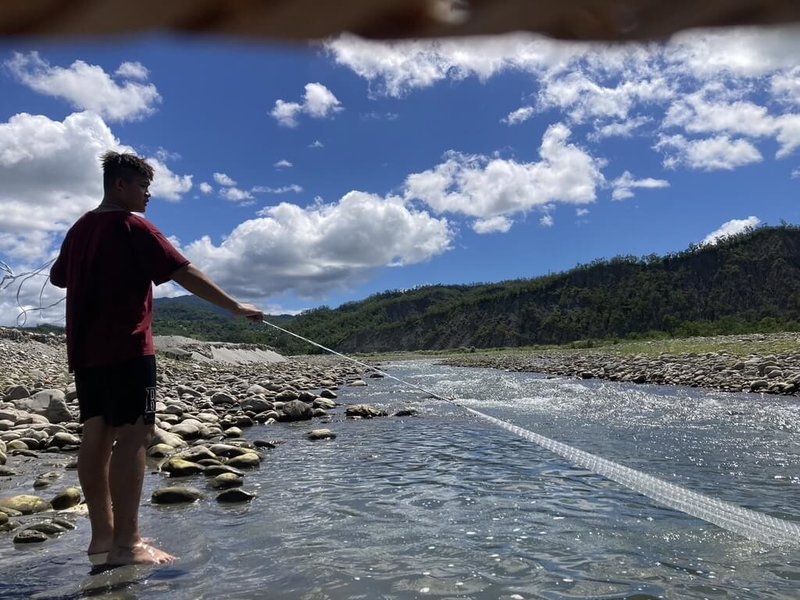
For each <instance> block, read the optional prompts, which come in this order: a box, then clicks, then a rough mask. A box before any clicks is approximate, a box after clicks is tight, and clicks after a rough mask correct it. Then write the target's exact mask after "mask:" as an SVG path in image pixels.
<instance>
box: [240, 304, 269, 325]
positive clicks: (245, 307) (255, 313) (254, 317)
mask: <svg viewBox="0 0 800 600" xmlns="http://www.w3.org/2000/svg"><path fill="white" fill-rule="evenodd" d="M233 314H235V315H236V316H237V317H244V318H245V319H248V320H250V321H256V322H261V321H262V320H264V313H263V312H261V310H260V309H259V308H258V307H257V306H255V305H253V304H237V305H236V308H234V309H233Z"/></svg>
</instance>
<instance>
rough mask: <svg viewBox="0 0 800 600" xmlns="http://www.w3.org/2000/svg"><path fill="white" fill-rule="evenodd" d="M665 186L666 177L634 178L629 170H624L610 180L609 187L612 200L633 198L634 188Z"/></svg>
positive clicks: (667, 182)
mask: <svg viewBox="0 0 800 600" xmlns="http://www.w3.org/2000/svg"><path fill="white" fill-rule="evenodd" d="M666 187H669V181H667V180H666V179H653V178H652V177H645V178H644V179H636V178H635V177H634V176H633V175H631V173H630V172H629V171H625V172H624V173H623V174H622V175H620V176H619V177H617V178H616V179H615V180H614V181H612V182H611V188H612V190H613V191H612V192H611V198H612V200H626V199H628V198H633V190H634V189H635V188H641V189H658V188H666Z"/></svg>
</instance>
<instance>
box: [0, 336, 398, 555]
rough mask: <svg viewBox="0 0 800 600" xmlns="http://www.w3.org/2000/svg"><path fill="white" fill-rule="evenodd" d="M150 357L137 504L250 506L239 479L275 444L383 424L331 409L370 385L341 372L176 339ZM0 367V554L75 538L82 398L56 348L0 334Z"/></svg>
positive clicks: (356, 411)
mask: <svg viewBox="0 0 800 600" xmlns="http://www.w3.org/2000/svg"><path fill="white" fill-rule="evenodd" d="M157 347H158V348H159V349H158V351H157V354H158V360H159V375H158V382H159V392H158V401H157V402H156V430H155V436H154V438H153V440H152V441H151V445H150V447H149V448H148V451H147V454H148V457H149V464H148V471H147V475H146V477H148V478H157V479H158V483H157V484H156V485H155V487H156V488H157V489H156V490H155V492H154V493H153V494H152V497H151V498H144V499H143V502H144V503H146V502H151V503H153V504H162V503H169V504H172V503H195V502H198V501H205V500H216V501H217V502H221V503H230V502H249V501H250V500H252V499H253V498H254V497H255V495H256V493H257V492H256V491H255V490H250V489H248V485H247V479H248V478H247V475H246V473H247V472H248V471H250V470H252V469H258V468H259V467H260V465H261V463H262V462H264V461H267V460H268V458H269V453H270V450H271V449H274V448H275V447H276V445H277V444H281V443H283V442H285V441H288V440H289V439H291V438H292V437H297V436H302V437H304V438H306V439H307V440H309V441H313V442H316V441H318V440H330V439H334V438H335V437H336V432H335V431H334V430H332V429H330V428H329V427H332V428H334V429H335V425H336V423H337V422H341V421H342V420H343V419H352V418H369V417H373V416H385V415H386V413H385V412H382V411H380V410H378V409H375V408H374V407H372V406H369V405H364V404H361V405H343V404H341V403H340V402H339V401H338V395H339V393H341V390H342V389H343V388H347V387H360V386H366V385H367V383H366V381H365V380H364V379H363V377H364V376H366V375H368V374H365V373H364V372H363V369H361V368H360V367H358V366H354V365H352V364H348V363H345V362H343V361H339V360H333V359H318V360H313V361H310V360H299V359H286V358H284V357H282V356H280V355H278V354H276V353H274V352H272V351H270V350H269V349H267V348H262V347H255V346H252V345H240V344H221V343H220V344H217V343H205V342H197V341H196V340H189V339H178V338H170V339H166V340H158V343H157ZM0 357H1V359H2V365H3V369H2V371H1V372H0V544H9V543H13V544H15V545H18V544H28V545H31V544H34V545H35V543H38V542H46V541H47V540H48V539H49V538H51V537H53V536H58V535H61V534H63V533H65V532H67V531H68V530H70V529H73V528H75V526H76V524H77V523H78V520H79V518H80V516H79V515H80V514H81V513H85V504H82V502H83V499H82V492H81V490H80V487H79V483H78V478H77V472H76V467H77V460H76V459H77V450H78V447H79V445H80V440H81V431H82V426H81V425H80V424H79V423H78V402H77V394H76V391H75V385H74V382H73V377H72V375H70V374H69V373H68V372H67V368H66V351H65V344H64V338H63V336H59V335H54V334H41V333H32V332H27V331H23V330H14V329H4V328H0ZM406 414H407V413H406ZM284 424H289V425H291V426H289V427H287V426H285V425H284ZM322 425H324V427H322ZM246 431H247V432H248V434H247V435H245V432H246ZM85 523H86V522H84V524H85ZM45 545H46V544H45Z"/></svg>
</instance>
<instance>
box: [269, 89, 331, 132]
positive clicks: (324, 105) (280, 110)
mask: <svg viewBox="0 0 800 600" xmlns="http://www.w3.org/2000/svg"><path fill="white" fill-rule="evenodd" d="M341 110H343V107H342V103H341V102H339V100H338V99H337V98H336V96H334V95H333V92H331V91H330V90H329V89H328V88H326V87H325V86H324V85H322V84H321V83H307V84H306V86H305V94H304V95H303V102H302V103H300V102H287V101H285V100H276V101H275V107H274V108H273V109H272V112H271V113H270V114H271V115H272V117H273V118H274V119H275V120H276V121H278V123H279V124H280V125H283V126H285V127H296V126H297V119H298V117H299V115H300V114H307V115H309V116H310V117H313V118H314V119H324V118H327V117H329V116H331V115H333V114H334V113H337V112H339V111H341Z"/></svg>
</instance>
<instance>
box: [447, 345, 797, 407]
mask: <svg viewBox="0 0 800 600" xmlns="http://www.w3.org/2000/svg"><path fill="white" fill-rule="evenodd" d="M725 341H726V342H732V343H733V342H735V343H737V344H741V345H744V346H745V347H746V346H747V345H748V344H752V345H757V344H762V343H764V342H765V341H772V342H776V341H779V342H781V343H782V344H781V345H782V346H784V347H785V346H789V347H792V346H794V347H796V350H793V351H788V352H777V353H770V354H749V355H747V356H740V355H737V354H734V353H731V352H726V351H719V352H689V353H681V354H676V353H659V354H655V355H648V354H633V355H627V354H624V353H621V352H618V351H615V350H614V349H613V347H606V348H600V349H581V350H549V351H546V352H534V353H530V354H528V353H523V352H519V351H509V352H492V353H486V354H479V353H476V354H463V355H459V356H454V357H449V358H446V359H443V360H441V361H439V362H441V363H442V364H446V365H451V366H461V367H485V368H492V369H502V370H508V371H520V372H533V373H545V374H551V375H559V376H566V377H576V378H580V379H594V378H597V379H606V380H609V381H623V382H630V383H654V384H664V385H683V386H691V387H703V388H709V389H716V390H723V391H727V392H756V393H767V394H783V395H797V394H798V392H800V334H796V333H780V334H752V335H741V336H725Z"/></svg>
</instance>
